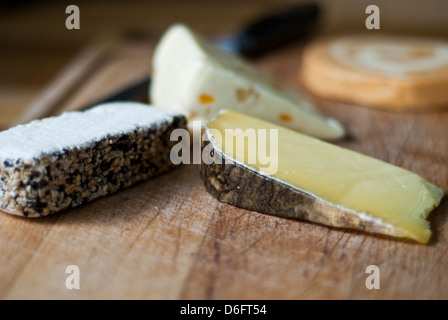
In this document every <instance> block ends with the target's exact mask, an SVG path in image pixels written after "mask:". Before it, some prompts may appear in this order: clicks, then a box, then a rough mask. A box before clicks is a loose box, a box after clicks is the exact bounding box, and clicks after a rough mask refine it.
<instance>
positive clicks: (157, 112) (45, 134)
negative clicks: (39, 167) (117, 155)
mask: <svg viewBox="0 0 448 320" xmlns="http://www.w3.org/2000/svg"><path fill="white" fill-rule="evenodd" d="M149 108H150V107H149V106H148V105H145V104H143V103H129V102H115V103H108V104H103V105H100V106H97V107H95V108H93V109H90V110H87V111H84V112H67V113H64V114H62V115H60V116H58V117H52V118H47V119H43V120H36V121H33V122H30V123H29V124H26V125H19V126H17V127H14V128H11V129H9V130H6V131H3V132H0V146H1V148H0V160H2V159H3V160H6V159H16V158H21V159H32V158H33V157H36V156H39V155H41V154H42V153H52V152H57V151H62V150H63V149H65V148H67V147H71V146H81V145H82V144H83V143H86V142H89V141H90V140H92V139H97V140H99V139H102V138H104V137H105V136H107V135H108V134H111V135H113V134H120V133H122V132H128V131H129V130H132V129H134V128H135V127H136V126H140V127H145V128H150V127H153V128H154V127H156V126H157V125H160V124H161V123H163V122H166V121H167V120H169V119H171V118H172V117H173V116H174V115H175V113H174V112H170V111H167V110H164V109H159V108H151V109H149Z"/></svg>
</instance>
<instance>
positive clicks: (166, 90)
mask: <svg viewBox="0 0 448 320" xmlns="http://www.w3.org/2000/svg"><path fill="white" fill-rule="evenodd" d="M150 96H151V101H152V103H153V104H154V105H157V106H159V107H161V108H167V109H172V110H175V111H177V112H180V113H182V114H184V115H186V116H187V119H188V120H189V121H191V120H209V119H211V117H213V116H215V115H216V114H217V113H218V112H219V110H221V109H223V108H231V109H234V110H236V111H239V112H242V113H245V114H249V115H252V116H256V117H259V118H262V119H265V120H268V121H271V122H274V123H279V124H281V125H283V126H286V127H288V128H291V129H293V130H298V131H300V132H304V133H306V134H309V135H312V136H314V137H317V138H321V139H326V140H333V139H338V138H341V137H343V136H344V128H343V127H342V125H341V124H339V123H338V122H337V121H336V120H334V119H331V118H327V117H325V116H323V115H321V114H320V113H318V112H317V111H316V110H315V109H314V108H313V107H312V105H311V104H310V103H309V102H307V101H305V100H304V99H303V98H301V97H300V96H298V95H297V94H294V93H291V92H289V91H286V90H284V89H282V88H280V86H279V85H278V84H276V83H275V82H273V81H271V80H270V79H269V78H268V77H267V76H265V75H263V74H261V73H260V72H258V71H257V70H255V69H254V68H252V67H251V66H249V65H248V64H246V63H245V62H243V61H242V60H241V59H239V58H237V57H236V56H234V55H230V54H228V53H225V52H223V51H222V50H220V49H219V48H217V47H216V46H214V45H212V44H211V43H209V42H207V41H206V40H205V39H203V38H201V37H200V36H197V35H195V34H194V33H193V32H191V31H190V30H189V29H188V28H187V27H185V26H183V25H179V24H177V25H174V26H173V27H171V28H170V29H169V30H168V31H167V32H166V33H165V35H164V36H163V38H162V39H161V41H160V43H159V45H158V46H157V48H156V50H155V53H154V58H153V81H152V84H151V92H150Z"/></svg>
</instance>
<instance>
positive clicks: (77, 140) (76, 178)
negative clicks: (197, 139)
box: [0, 102, 186, 217]
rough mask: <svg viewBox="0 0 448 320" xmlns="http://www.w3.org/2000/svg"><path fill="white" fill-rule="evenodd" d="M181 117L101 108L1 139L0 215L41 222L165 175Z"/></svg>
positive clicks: (120, 106) (136, 106) (138, 108)
mask: <svg viewBox="0 0 448 320" xmlns="http://www.w3.org/2000/svg"><path fill="white" fill-rule="evenodd" d="M185 127H186V120H185V118H184V117H183V116H181V115H178V114H175V113H173V112H171V111H167V110H163V109H158V108H155V107H150V106H148V105H144V104H141V103H128V102H127V103H124V102H123V103H111V104H104V105H101V106H98V107H96V108H93V109H91V110H88V111H85V112H72V113H66V114H63V115H61V116H58V117H54V118H48V119H44V120H41V121H33V122H31V123H29V124H27V125H22V126H18V127H15V128H12V129H9V130H7V131H4V132H0V145H2V148H1V151H0V210H2V211H5V212H8V213H11V214H17V215H24V216H30V217H36V216H44V215H48V214H51V213H55V212H58V211H61V210H64V209H67V208H70V207H74V206H77V205H80V204H83V203H86V202H88V201H90V200H93V199H96V198H98V197H101V196H105V195H107V194H110V193H113V192H115V191H117V190H119V189H121V188H125V187H128V186H130V185H132V184H134V183H137V182H139V181H143V180H146V179H148V178H150V177H153V176H155V175H157V174H160V173H162V172H165V171H167V170H169V169H170V168H171V167H172V166H173V165H172V163H171V160H170V150H171V147H172V145H173V142H171V141H170V133H171V131H172V130H174V129H176V128H185Z"/></svg>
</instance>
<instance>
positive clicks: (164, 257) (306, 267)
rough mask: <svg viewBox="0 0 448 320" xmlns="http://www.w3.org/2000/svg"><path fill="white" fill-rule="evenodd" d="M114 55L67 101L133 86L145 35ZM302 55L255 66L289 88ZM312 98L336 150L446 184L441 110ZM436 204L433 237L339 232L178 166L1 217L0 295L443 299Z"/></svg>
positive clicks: (444, 232)
mask: <svg viewBox="0 0 448 320" xmlns="http://www.w3.org/2000/svg"><path fill="white" fill-rule="evenodd" d="M114 52H115V54H114V55H109V56H108V59H107V60H105V61H103V63H102V65H101V68H98V69H97V70H96V71H95V72H93V73H92V74H91V75H90V78H89V80H88V81H86V82H85V83H84V84H83V86H81V87H79V88H78V90H76V92H73V93H72V95H71V97H67V98H66V101H67V102H70V101H71V102H70V103H68V104H66V105H65V106H66V107H68V108H74V107H75V106H76V105H78V106H80V105H84V104H85V103H88V102H90V101H92V100H95V99H96V98H97V97H99V96H101V95H103V94H104V93H105V92H107V91H108V88H116V87H117V84H120V85H122V84H123V79H122V78H120V77H119V76H112V75H113V74H116V75H119V74H123V77H125V78H126V77H127V81H128V82H133V81H134V80H135V79H134V78H138V77H140V76H141V72H142V70H146V71H145V72H146V73H149V72H150V68H149V64H148V61H149V57H150V56H151V54H152V45H151V43H150V42H147V43H146V45H144V44H142V43H136V44H133V43H127V44H126V46H125V47H124V48H122V49H120V48H116V49H115V51H114ZM300 52H301V48H300V47H291V48H288V49H285V50H283V51H280V52H277V53H275V54H272V55H270V56H269V57H267V58H264V59H262V60H261V61H259V62H258V63H257V64H258V65H259V66H260V68H262V69H263V70H265V71H266V72H270V73H271V74H273V75H274V76H277V77H279V78H280V79H283V80H284V81H285V83H286V84H287V85H289V86H291V87H293V88H295V89H297V90H300V85H299V83H298V80H297V74H296V72H297V70H298V68H299V66H300ZM129 61H133V62H132V64H133V65H132V66H131V65H129V64H128V63H129ZM137 62H138V63H137ZM135 64H138V65H135ZM134 68H135V70H137V71H136V72H135V73H134V77H133V76H131V75H132V74H133V73H132V72H130V70H131V69H132V70H133V69H134ZM111 70H112V71H111ZM318 102H319V103H320V105H321V108H322V110H323V111H324V112H326V113H327V114H330V115H332V116H334V117H336V118H338V119H339V120H341V121H342V122H343V123H344V124H345V125H346V126H347V128H348V130H349V132H350V138H349V139H347V140H345V141H342V142H340V143H339V145H341V146H344V147H348V148H350V149H353V150H357V151H360V152H362V153H365V154H368V155H371V156H374V157H377V158H379V159H382V160H385V161H388V162H391V163H394V164H396V165H399V166H402V167H404V168H406V169H409V170H412V171H414V172H416V173H418V174H420V175H422V176H424V177H426V178H428V179H429V180H430V181H432V182H434V183H436V184H437V185H439V186H440V187H442V188H444V190H445V192H446V191H448V139H447V134H448V126H447V125H448V112H433V113H427V114H398V113H387V112H382V111H375V110H372V109H368V108H365V107H361V106H351V105H345V104H341V103H335V102H325V101H318ZM59 111H61V110H59ZM447 213H448V204H447V200H446V199H444V200H443V202H442V204H441V206H440V207H439V208H438V209H437V210H435V211H434V212H433V213H432V214H431V216H430V221H431V226H432V229H433V231H434V235H433V238H432V240H431V242H430V244H429V245H426V246H425V245H419V244H415V243H412V242H405V241H397V240H394V239H390V238H385V237H380V236H372V235H368V234H364V233H361V232H354V231H344V230H336V229H332V228H327V227H324V226H319V225H314V224H311V223H308V222H303V221H293V220H287V219H282V218H277V217H273V216H268V215H263V214H260V213H256V212H250V211H245V210H241V209H237V208H233V207H231V206H229V205H226V204H222V203H219V202H217V201H216V200H215V199H214V198H212V197H211V196H210V195H209V194H208V193H207V192H206V191H205V188H204V186H203V183H202V181H201V179H200V177H199V168H198V166H195V165H186V166H183V167H180V168H178V169H176V170H174V171H172V172H171V173H168V174H165V175H162V176H159V177H157V178H155V179H153V180H151V181H148V182H145V183H141V184H139V185H137V186H135V187H132V188H130V189H128V190H125V191H122V192H119V193H117V194H114V195H111V196H109V197H106V198H104V199H100V200H97V201H94V202H92V203H90V204H87V205H85V206H82V207H79V208H77V209H74V210H70V211H67V212H64V213H62V214H58V215H55V216H51V217H47V218H41V219H25V218H18V217H13V216H9V215H7V214H1V215H0V234H1V235H2V242H1V245H0V265H1V266H2V267H1V268H0V279H1V281H0V298H4V299H15V298H27V299H28V298H30V299H33V298H44V299H47V298H64V299H65V298H67V299H71V298H94V299H100V298H126V299H129V298H137V299H140V298H145V299H184V298H185V299H190V298H193V299H314V298H317V299H364V298H366V299H371V298H372V299H379V298H381V299H403V298H404V299H407V298H410V299H413V298H424V299H426V298H428V299H429V298H443V299H447V298H448V290H447V288H448V277H447V276H446V275H445V272H446V270H447V269H448V255H447V254H446V252H447V249H448V237H447V236H448V224H447ZM68 265H77V266H78V267H79V268H80V272H81V289H80V290H67V289H66V288H65V279H66V277H67V276H68V275H67V274H65V268H66V266H68ZM368 265H377V266H378V267H379V268H380V272H381V273H380V276H381V278H380V281H381V289H380V290H368V289H366V286H365V280H366V277H367V275H366V274H365V269H366V267H367V266H368Z"/></svg>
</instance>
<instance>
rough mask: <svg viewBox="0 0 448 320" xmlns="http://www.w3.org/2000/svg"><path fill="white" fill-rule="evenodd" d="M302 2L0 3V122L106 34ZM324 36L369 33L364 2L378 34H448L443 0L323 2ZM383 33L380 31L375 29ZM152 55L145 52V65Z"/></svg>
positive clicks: (223, 26)
mask: <svg viewBox="0 0 448 320" xmlns="http://www.w3.org/2000/svg"><path fill="white" fill-rule="evenodd" d="M298 2H305V1H292V0H245V1H240V0H238V1H237V0H213V1H210V0H194V1H193V0H164V1H137V0H133V1H132V0H131V1H117V0H115V1H114V0H107V1H106V0H104V1H92V0H89V1H87V0H83V1H37V0H33V1H24V0H21V1H18V0H9V1H4V0H3V1H0V48H1V49H0V70H1V72H0V128H1V127H5V126H7V124H8V123H9V122H10V121H12V120H13V119H14V118H15V117H16V116H17V115H18V114H19V113H20V112H21V110H23V108H25V107H26V106H27V105H28V104H30V103H31V102H32V101H33V99H35V98H36V96H37V95H38V93H39V92H40V91H41V90H42V88H43V87H44V86H45V85H46V84H47V83H48V82H49V81H50V80H51V79H52V78H53V77H54V76H55V75H56V74H57V73H58V71H59V70H61V68H63V67H64V66H65V65H66V64H67V63H68V62H69V61H70V60H71V59H73V57H74V56H75V55H76V54H77V53H78V52H79V50H80V49H81V48H83V47H84V46H86V45H87V44H89V43H92V42H96V41H98V40H99V39H102V38H107V37H117V36H122V35H126V36H129V35H132V36H139V35H140V36H141V35H142V34H143V35H153V36H154V37H157V36H159V35H160V34H161V33H162V32H163V31H164V30H165V29H166V28H167V27H168V26H169V25H171V24H172V23H174V22H178V21H181V22H184V23H187V24H188V25H190V26H191V27H192V28H194V29H196V30H198V31H200V32H201V33H204V34H206V35H209V36H213V35H222V34H229V33H231V32H233V31H235V30H238V28H240V27H241V26H242V25H244V24H246V23H247V22H248V21H250V20H251V19H253V18H254V17H258V16H260V15H262V14H265V13H267V12H271V11H273V10H277V9H281V8H283V7H286V6H288V5H291V4H295V3H298ZM316 2H319V3H321V4H322V7H323V8H324V10H325V12H324V16H323V19H322V25H321V28H320V29H319V30H320V33H321V34H331V33H344V32H356V33H359V32H367V30H366V28H365V25H364V23H365V19H366V17H367V15H366V14H365V8H366V7H367V6H368V5H370V4H376V5H378V6H379V7H380V9H381V32H382V33H383V32H389V33H408V34H419V35H421V34H423V35H434V36H438V37H448V1H445V0H426V1H422V0H388V1H384V0H383V1H373V0H321V1H316ZM70 4H75V5H78V7H79V8H80V12H81V29H80V30H67V29H66V28H65V19H66V17H67V14H66V13H65V8H66V7H67V6H68V5H70ZM370 32H378V31H370ZM149 61H150V57H148V63H149Z"/></svg>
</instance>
